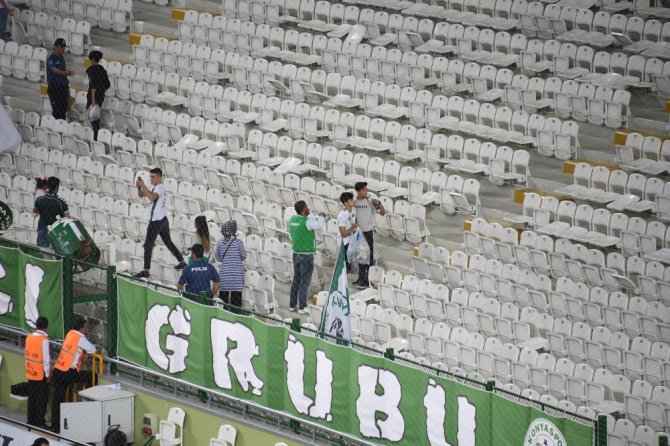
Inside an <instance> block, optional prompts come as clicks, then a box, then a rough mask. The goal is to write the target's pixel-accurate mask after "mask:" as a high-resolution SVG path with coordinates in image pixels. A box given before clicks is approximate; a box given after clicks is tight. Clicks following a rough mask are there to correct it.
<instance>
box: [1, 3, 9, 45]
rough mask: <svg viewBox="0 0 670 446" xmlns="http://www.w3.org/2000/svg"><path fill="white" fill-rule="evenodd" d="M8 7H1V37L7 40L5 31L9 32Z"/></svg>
mask: <svg viewBox="0 0 670 446" xmlns="http://www.w3.org/2000/svg"><path fill="white" fill-rule="evenodd" d="M7 17H9V14H8V13H7V8H0V39H2V40H5V33H6V32H7Z"/></svg>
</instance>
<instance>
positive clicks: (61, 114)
mask: <svg viewBox="0 0 670 446" xmlns="http://www.w3.org/2000/svg"><path fill="white" fill-rule="evenodd" d="M66 46H67V45H66V44H65V39H63V38H61V37H59V38H58V39H56V41H55V42H54V50H53V53H51V54H50V55H49V57H47V62H46V64H47V85H48V89H47V93H48V94H49V101H50V102H51V111H52V114H53V117H54V118H56V119H65V114H66V113H67V108H68V99H69V98H70V82H69V81H68V79H67V78H68V76H72V75H73V74H74V72H73V71H72V70H68V69H67V68H66V67H65V58H64V57H63V53H64V52H65V47H66Z"/></svg>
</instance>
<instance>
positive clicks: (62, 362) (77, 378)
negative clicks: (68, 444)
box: [51, 316, 95, 433]
mask: <svg viewBox="0 0 670 446" xmlns="http://www.w3.org/2000/svg"><path fill="white" fill-rule="evenodd" d="M72 327H73V329H72V330H70V331H69V332H68V333H67V335H66V336H65V340H64V341H63V347H62V348H61V351H60V354H59V355H58V359H57V360H56V365H55V366H54V373H53V383H54V398H53V401H52V402H51V425H52V427H53V430H54V432H57V433H58V432H60V404H61V403H62V402H63V401H64V400H65V391H66V389H67V386H68V385H70V384H75V383H77V384H79V383H81V384H89V385H90V384H92V375H91V372H90V371H87V370H80V369H81V364H82V362H83V361H84V356H85V354H86V353H88V354H91V353H95V345H93V344H91V341H89V340H88V339H86V331H87V326H86V320H85V319H84V318H83V317H79V316H77V317H75V320H74V323H73V324H72Z"/></svg>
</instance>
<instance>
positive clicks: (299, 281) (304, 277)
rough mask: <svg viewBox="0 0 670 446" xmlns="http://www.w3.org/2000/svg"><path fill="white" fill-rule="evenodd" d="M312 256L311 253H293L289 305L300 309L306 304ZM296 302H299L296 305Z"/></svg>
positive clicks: (310, 280)
mask: <svg viewBox="0 0 670 446" xmlns="http://www.w3.org/2000/svg"><path fill="white" fill-rule="evenodd" d="M313 271H314V256H313V255H311V254H297V253H295V252H294V253H293V282H291V298H290V299H289V305H288V306H289V307H291V308H295V307H298V309H300V310H302V309H303V308H305V307H306V306H307V290H308V289H309V284H310V283H311V282H312V272H313ZM298 303H300V304H299V305H298Z"/></svg>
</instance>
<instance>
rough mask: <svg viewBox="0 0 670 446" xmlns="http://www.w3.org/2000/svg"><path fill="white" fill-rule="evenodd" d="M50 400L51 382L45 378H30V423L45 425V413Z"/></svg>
mask: <svg viewBox="0 0 670 446" xmlns="http://www.w3.org/2000/svg"><path fill="white" fill-rule="evenodd" d="M48 401H49V383H48V382H47V379H46V378H44V379H43V380H41V381H33V380H28V424H30V425H32V426H44V425H45V424H46V423H45V421H44V415H45V414H46V413H47V403H48Z"/></svg>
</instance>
